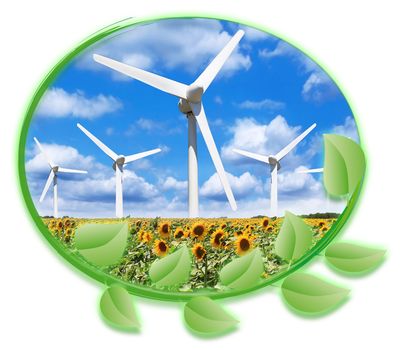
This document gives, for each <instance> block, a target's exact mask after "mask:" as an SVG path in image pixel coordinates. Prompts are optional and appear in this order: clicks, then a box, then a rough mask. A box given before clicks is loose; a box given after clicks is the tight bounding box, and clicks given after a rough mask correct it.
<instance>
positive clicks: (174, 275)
mask: <svg viewBox="0 0 403 350" xmlns="http://www.w3.org/2000/svg"><path fill="white" fill-rule="evenodd" d="M190 269H191V260H190V255H189V249H188V248H187V247H182V248H180V249H178V250H177V251H176V252H175V253H173V254H169V255H168V256H166V257H164V258H162V259H158V260H155V261H154V262H153V263H152V265H151V267H150V278H151V281H153V282H154V283H155V284H156V285H157V286H158V287H164V286H174V285H178V284H181V283H184V282H187V280H188V279H189V274H190Z"/></svg>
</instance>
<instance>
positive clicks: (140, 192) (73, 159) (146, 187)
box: [25, 143, 161, 216]
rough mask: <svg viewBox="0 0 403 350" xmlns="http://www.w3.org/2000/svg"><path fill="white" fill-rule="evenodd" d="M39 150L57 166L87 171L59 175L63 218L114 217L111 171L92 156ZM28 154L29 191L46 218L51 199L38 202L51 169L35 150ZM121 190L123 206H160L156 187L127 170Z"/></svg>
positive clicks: (48, 147) (51, 147)
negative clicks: (155, 204) (100, 215)
mask: <svg viewBox="0 0 403 350" xmlns="http://www.w3.org/2000/svg"><path fill="white" fill-rule="evenodd" d="M42 146H43V148H44V149H45V152H46V153H47V154H48V156H49V157H50V158H51V159H52V160H53V161H54V162H55V163H56V164H59V165H61V166H63V167H69V168H75V169H82V170H88V174H76V175H67V174H60V175H59V177H60V181H59V199H60V203H59V206H60V208H61V211H62V212H64V215H72V213H75V215H77V216H83V215H84V214H85V215H87V216H88V215H89V214H90V213H91V212H92V215H90V216H96V215H98V214H99V213H100V212H101V211H102V213H103V215H104V216H113V212H114V201H115V175H114V171H113V170H112V167H109V166H105V165H103V164H101V163H98V162H96V161H95V159H94V158H93V157H91V156H83V155H81V154H80V153H79V152H78V151H77V150H76V149H75V148H73V147H70V146H65V145H57V144H46V143H42ZM31 153H32V154H33V156H32V157H31V158H30V159H28V160H27V161H26V164H25V168H26V172H27V178H28V183H29V188H30V191H31V194H32V196H33V199H34V202H35V203H36V206H37V208H38V209H39V211H40V213H41V214H42V215H49V214H51V213H52V210H51V208H52V207H51V197H52V196H51V195H49V194H48V195H47V196H46V200H45V201H44V203H38V199H39V195H40V193H41V192H42V189H43V186H44V185H45V182H46V178H47V174H48V172H49V170H50V169H49V166H48V165H47V163H46V160H45V159H44V157H43V155H42V154H41V153H39V150H38V149H37V148H34V149H33V150H31ZM123 189H124V190H123V197H124V201H125V205H126V204H129V203H140V202H141V203H149V202H154V201H157V200H158V203H160V202H161V198H160V195H159V191H158V189H157V187H156V186H155V185H153V184H151V183H149V182H148V181H147V180H146V179H145V178H144V177H142V176H139V175H138V174H137V173H136V172H134V171H133V170H130V169H127V168H125V169H124V172H123ZM50 191H51V190H50ZM94 202H96V203H97V204H96V205H94V204H93V203H94ZM144 205H145V204H144ZM98 206H99V208H98ZM97 213H98V214H97ZM80 214H81V215H80Z"/></svg>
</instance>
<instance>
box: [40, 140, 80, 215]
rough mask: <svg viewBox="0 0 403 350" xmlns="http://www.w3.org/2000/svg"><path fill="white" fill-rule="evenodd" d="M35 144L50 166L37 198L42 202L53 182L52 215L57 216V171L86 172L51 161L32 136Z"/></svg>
mask: <svg viewBox="0 0 403 350" xmlns="http://www.w3.org/2000/svg"><path fill="white" fill-rule="evenodd" d="M34 140H35V142H36V144H37V145H38V148H39V150H40V151H41V153H42V154H43V156H44V157H45V159H46V161H47V163H48V164H49V166H50V173H49V176H48V180H47V181H46V184H45V187H44V188H43V191H42V194H41V197H40V198H39V202H40V203H42V202H43V199H44V198H45V195H46V193H47V192H48V190H49V188H50V185H51V183H52V182H53V217H55V218H57V217H58V215H59V213H58V207H57V174H58V173H70V174H87V171H85V170H76V169H68V168H62V167H61V166H58V165H56V164H55V163H53V162H52V160H51V159H50V158H49V156H48V155H47V154H46V152H45V150H44V149H43V147H42V145H41V144H40V143H39V141H38V139H37V138H36V137H34Z"/></svg>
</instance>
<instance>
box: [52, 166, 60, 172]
mask: <svg viewBox="0 0 403 350" xmlns="http://www.w3.org/2000/svg"><path fill="white" fill-rule="evenodd" d="M52 171H53V172H54V173H55V174H56V173H57V172H58V171H59V166H58V165H54V166H52Z"/></svg>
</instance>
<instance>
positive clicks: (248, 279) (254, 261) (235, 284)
mask: <svg viewBox="0 0 403 350" xmlns="http://www.w3.org/2000/svg"><path fill="white" fill-rule="evenodd" d="M263 271H264V267H263V259H262V253H261V252H260V249H258V248H256V249H254V250H253V251H252V252H250V253H249V254H247V255H245V256H242V257H240V258H236V259H235V260H232V261H231V262H230V263H228V264H227V265H225V266H224V267H223V268H222V269H221V271H220V281H221V283H222V284H223V285H225V286H227V287H230V288H236V289H242V288H248V287H251V286H253V285H255V284H256V283H257V282H258V281H259V279H260V276H261V275H262V273H263Z"/></svg>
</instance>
